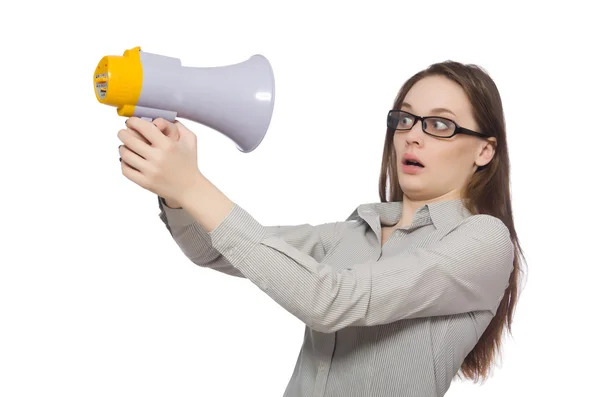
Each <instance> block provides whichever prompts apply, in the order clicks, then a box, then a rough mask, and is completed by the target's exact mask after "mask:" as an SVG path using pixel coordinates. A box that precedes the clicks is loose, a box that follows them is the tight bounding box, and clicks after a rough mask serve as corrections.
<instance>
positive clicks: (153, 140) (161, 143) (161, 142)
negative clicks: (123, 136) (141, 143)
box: [125, 117, 171, 148]
mask: <svg viewBox="0 0 600 397" xmlns="http://www.w3.org/2000/svg"><path fill="white" fill-rule="evenodd" d="M125 125H127V127H128V128H131V129H132V130H135V131H137V132H139V133H140V134H141V135H142V136H143V137H144V138H146V139H147V140H148V141H149V142H150V144H151V145H152V146H156V147H160V148H162V147H165V146H166V145H170V144H171V139H169V138H167V137H166V136H165V135H164V134H163V133H162V132H161V131H160V130H159V129H158V128H157V127H156V126H155V125H154V124H152V123H151V122H149V121H146V120H142V119H141V118H139V117H130V118H128V119H127V121H126V122H125Z"/></svg>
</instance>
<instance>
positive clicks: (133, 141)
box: [117, 129, 156, 159]
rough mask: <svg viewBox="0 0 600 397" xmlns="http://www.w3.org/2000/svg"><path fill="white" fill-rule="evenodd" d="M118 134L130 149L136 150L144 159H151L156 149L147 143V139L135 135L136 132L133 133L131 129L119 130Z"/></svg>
mask: <svg viewBox="0 0 600 397" xmlns="http://www.w3.org/2000/svg"><path fill="white" fill-rule="evenodd" d="M117 136H118V137H119V140H120V141H121V142H123V144H124V145H125V146H126V147H127V148H128V149H129V150H131V151H133V152H135V153H136V154H138V155H139V156H140V157H142V158H144V159H150V158H151V156H152V154H153V151H154V150H155V149H156V148H153V147H152V146H151V145H150V144H149V143H146V141H145V140H144V141H143V140H142V139H139V138H137V137H135V136H134V134H132V130H131V129H124V130H119V132H118V133H117Z"/></svg>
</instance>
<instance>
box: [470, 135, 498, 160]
mask: <svg viewBox="0 0 600 397" xmlns="http://www.w3.org/2000/svg"><path fill="white" fill-rule="evenodd" d="M496 143H497V141H496V138H494V137H491V138H488V139H487V140H486V141H485V142H484V143H483V144H482V145H481V146H480V148H479V154H478V155H477V158H476V159H475V164H477V166H479V167H483V166H484V165H487V164H488V163H489V162H490V161H492V158H494V154H495V153H496Z"/></svg>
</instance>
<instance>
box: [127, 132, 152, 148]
mask: <svg viewBox="0 0 600 397" xmlns="http://www.w3.org/2000/svg"><path fill="white" fill-rule="evenodd" d="M127 132H128V133H129V134H131V136H133V137H135V138H137V139H139V140H140V141H142V142H144V143H146V144H147V145H151V143H150V141H149V140H147V139H146V138H144V136H143V135H142V134H140V133H139V132H137V131H136V130H132V129H131V128H127Z"/></svg>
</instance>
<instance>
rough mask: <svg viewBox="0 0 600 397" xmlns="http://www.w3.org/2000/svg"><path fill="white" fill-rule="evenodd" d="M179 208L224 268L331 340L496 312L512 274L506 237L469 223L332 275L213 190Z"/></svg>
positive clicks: (488, 224) (491, 226) (477, 221)
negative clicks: (364, 330) (401, 323)
mask: <svg viewBox="0 0 600 397" xmlns="http://www.w3.org/2000/svg"><path fill="white" fill-rule="evenodd" d="M182 205H183V207H184V208H185V209H186V210H187V211H188V212H189V213H190V215H191V216H192V217H193V218H194V219H195V220H196V221H197V222H198V224H199V225H200V226H201V227H202V228H203V229H204V230H205V231H206V232H207V233H208V234H209V235H210V236H211V239H212V242H213V246H214V248H215V249H217V250H218V251H219V252H221V254H222V255H223V256H224V257H225V258H227V260H228V261H229V263H231V264H232V266H234V267H235V268H236V269H238V270H239V271H240V272H241V273H242V274H244V275H245V276H246V278H248V279H249V280H251V281H252V282H253V283H254V284H255V285H257V286H258V287H259V288H261V290H263V291H264V292H265V293H266V294H267V295H269V296H270V297H271V298H272V299H273V300H275V301H276V302H277V303H278V304H279V305H281V306H282V307H283V308H285V309H286V310H287V311H288V312H290V313H291V314H293V315H294V316H296V317H297V318H299V319H300V320H301V321H302V322H304V323H305V324H306V325H307V326H309V327H311V328H313V329H315V330H317V331H320V332H335V331H337V330H339V329H341V328H344V327H348V326H371V325H377V324H385V323H391V322H394V321H398V320H401V319H407V318H415V317H427V316H441V315H451V314H458V313H465V312H470V311H475V310H489V311H491V312H494V313H495V311H496V309H497V306H498V304H499V302H500V300H501V299H502V297H503V294H504V291H505V289H506V287H508V281H509V276H510V273H511V272H512V262H513V255H514V250H513V245H512V241H511V240H510V235H509V231H508V229H507V228H506V227H505V226H504V224H503V223H502V222H501V221H500V220H499V219H497V218H495V217H492V216H489V215H475V216H471V217H469V218H467V219H465V221H464V222H463V223H461V224H460V225H459V226H457V227H456V228H455V229H454V230H452V231H451V232H450V233H448V234H447V235H446V236H445V238H443V239H442V240H441V241H439V242H437V243H434V244H431V245H430V246H428V247H424V248H417V249H414V250H411V251H407V252H405V253H401V254H399V255H397V256H394V257H391V258H387V259H384V260H380V261H378V262H376V263H373V264H371V263H348V264H347V265H346V266H345V267H344V269H343V270H337V269H335V268H333V267H332V266H330V265H328V264H327V263H319V262H317V261H316V260H315V259H314V258H312V257H311V256H309V255H306V254H305V253H303V252H301V251H299V250H297V249H296V248H294V247H293V246H291V245H290V244H288V243H286V242H285V241H284V240H283V239H282V238H280V237H278V236H276V235H272V234H269V233H268V232H267V230H266V229H265V227H264V226H262V225H261V224H260V223H259V222H257V221H256V220H255V219H254V218H253V217H252V216H251V215H250V214H248V213H247V212H246V211H244V210H243V209H242V208H241V207H239V206H238V205H236V204H235V203H233V202H232V201H231V200H229V199H228V198H227V197H226V196H225V195H223V194H222V193H221V192H220V191H219V190H218V189H217V188H216V187H215V186H214V185H212V184H211V183H210V182H206V183H202V184H199V185H198V188H197V189H195V190H193V191H190V192H189V193H188V194H187V197H186V198H185V200H183V201H182Z"/></svg>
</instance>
